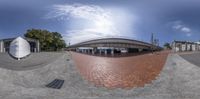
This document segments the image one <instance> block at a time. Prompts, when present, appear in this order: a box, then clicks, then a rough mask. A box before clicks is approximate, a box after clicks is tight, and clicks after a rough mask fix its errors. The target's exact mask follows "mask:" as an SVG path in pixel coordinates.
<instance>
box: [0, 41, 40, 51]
mask: <svg viewBox="0 0 200 99" xmlns="http://www.w3.org/2000/svg"><path fill="white" fill-rule="evenodd" d="M14 39H16V38H7V39H1V40H0V53H5V52H9V48H10V43H11V42H12V41H13V40H14ZM24 39H26V40H27V41H28V42H29V44H30V51H31V52H40V42H39V40H36V39H31V38H24Z"/></svg>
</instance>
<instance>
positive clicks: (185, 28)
mask: <svg viewBox="0 0 200 99" xmlns="http://www.w3.org/2000/svg"><path fill="white" fill-rule="evenodd" d="M181 31H183V32H190V31H191V30H190V28H188V27H182V28H181Z"/></svg>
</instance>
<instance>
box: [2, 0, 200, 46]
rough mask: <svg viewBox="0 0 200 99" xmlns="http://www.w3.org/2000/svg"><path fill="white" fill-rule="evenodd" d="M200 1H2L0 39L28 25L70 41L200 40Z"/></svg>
mask: <svg viewBox="0 0 200 99" xmlns="http://www.w3.org/2000/svg"><path fill="white" fill-rule="evenodd" d="M199 9H200V1H198V0H151V2H150V1H149V0H0V39H3V38H12V37H17V36H23V35H24V33H26V30H27V29H32V28H35V29H46V30H49V31H51V32H59V33H61V34H62V36H63V38H64V40H65V41H66V43H67V44H68V43H70V44H75V43H78V42H82V41H86V40H91V39H96V38H106V37H120V38H129V39H135V40H140V41H145V42H150V39H151V35H152V33H153V34H154V37H155V38H156V39H159V43H160V45H161V46H162V45H163V44H164V43H166V42H169V43H171V42H172V41H174V40H184V41H199V40H200V28H199V27H200V20H199V18H200V10H199Z"/></svg>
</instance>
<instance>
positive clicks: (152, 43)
mask: <svg viewBox="0 0 200 99" xmlns="http://www.w3.org/2000/svg"><path fill="white" fill-rule="evenodd" d="M153 36H154V35H153V33H152V34H151V52H152V53H153V47H154V37H153Z"/></svg>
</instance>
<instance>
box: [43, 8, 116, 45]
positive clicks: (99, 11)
mask: <svg viewBox="0 0 200 99" xmlns="http://www.w3.org/2000/svg"><path fill="white" fill-rule="evenodd" d="M53 9H54V10H53V11H51V12H50V13H49V14H48V15H47V18H59V19H60V20H68V19H69V18H71V17H72V18H77V19H84V20H87V21H90V23H92V24H89V25H90V27H89V28H83V29H75V30H66V32H67V33H66V35H65V36H66V40H68V41H69V40H70V42H71V43H75V42H77V41H82V40H85V39H89V38H95V37H108V36H119V31H118V30H117V29H116V27H115V24H114V22H113V21H112V15H111V13H110V12H109V11H107V10H106V9H103V8H101V7H100V6H96V5H82V4H73V5H54V6H53ZM72 24H73V23H72ZM67 37H68V38H67Z"/></svg>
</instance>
